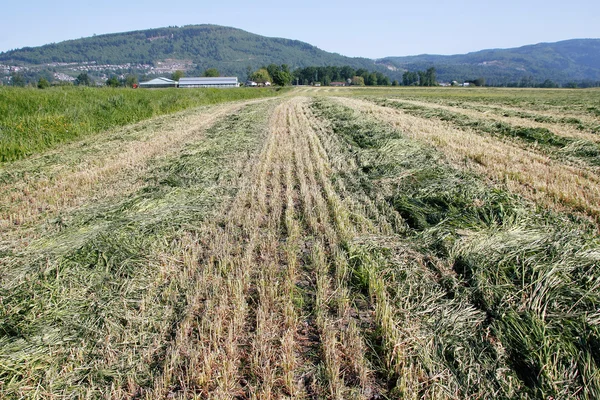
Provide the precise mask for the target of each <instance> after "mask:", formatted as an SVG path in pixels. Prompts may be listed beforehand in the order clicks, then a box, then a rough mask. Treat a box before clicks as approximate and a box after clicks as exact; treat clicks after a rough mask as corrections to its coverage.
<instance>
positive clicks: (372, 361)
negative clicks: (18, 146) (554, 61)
mask: <svg viewBox="0 0 600 400" xmlns="http://www.w3.org/2000/svg"><path fill="white" fill-rule="evenodd" d="M311 90H312V89H311ZM326 90H327V91H326ZM367 90H371V89H367ZM403 90H404V89H399V90H392V89H382V90H379V89H373V90H372V91H373V92H374V93H376V94H375V95H373V96H364V93H365V92H364V91H362V90H346V91H344V90H340V91H331V89H328V88H324V89H323V91H315V92H314V94H318V96H314V97H312V96H309V97H302V96H293V94H294V93H300V94H303V93H304V94H311V93H313V92H310V91H306V92H300V90H298V91H297V92H296V91H294V92H292V95H291V96H285V97H281V98H276V99H272V100H268V101H259V102H253V101H251V102H249V103H248V104H242V103H240V104H239V105H238V104H237V103H236V105H235V107H234V106H233V105H232V106H231V107H230V105H225V106H223V105H219V106H215V107H209V108H202V109H198V110H196V109H194V110H188V111H186V112H185V113H182V114H181V116H182V117H186V121H189V123H190V124H192V123H193V124H194V126H191V127H188V128H186V129H189V132H187V133H183V132H181V133H180V134H179V138H178V140H177V141H175V142H174V143H170V144H169V141H168V140H167V139H168V138H169V137H171V136H173V135H174V133H173V132H174V131H179V130H182V129H183V128H182V126H181V125H178V124H175V123H174V122H173V121H171V122H169V121H170V119H174V118H176V117H177V116H179V114H177V115H174V116H167V117H160V118H156V119H153V120H152V121H153V123H154V124H155V125H156V126H155V127H153V128H151V129H150V128H148V132H145V131H144V130H142V131H140V132H137V131H136V129H138V128H139V125H133V126H130V127H126V128H122V129H120V130H116V131H115V132H121V131H123V132H126V131H129V130H131V132H130V134H131V135H133V136H134V138H131V140H132V142H131V148H132V149H135V148H137V146H138V144H139V143H141V142H144V143H146V142H148V143H149V144H150V142H152V145H151V146H150V149H151V150H152V151H150V150H146V151H145V152H144V153H145V154H146V155H145V156H144V157H141V158H139V159H138V158H132V159H131V160H130V163H131V164H132V166H128V167H127V168H125V167H124V166H123V167H122V172H121V173H123V174H124V175H127V176H129V175H130V174H132V175H133V176H134V178H131V180H130V181H128V180H123V179H120V180H123V182H126V184H127V185H128V183H127V182H131V187H130V188H129V189H127V190H126V189H124V188H121V187H120V186H118V185H117V186H116V188H117V189H113V191H114V193H111V195H110V196H96V195H95V194H92V193H95V190H102V191H105V189H104V188H107V189H108V190H110V189H111V188H112V186H114V185H116V183H114V182H113V181H111V180H110V179H107V178H106V177H104V176H103V175H100V176H99V177H98V178H97V179H93V180H90V181H89V183H88V184H89V185H90V186H91V187H93V188H95V189H93V190H92V189H86V190H87V191H88V192H90V194H89V195H85V196H83V197H82V200H81V202H72V203H68V204H70V206H69V207H65V208H61V207H57V208H56V209H52V210H50V211H51V212H50V211H47V213H40V214H39V215H38V214H36V218H31V219H29V220H27V221H29V222H28V223H27V224H25V225H26V226H27V229H28V230H32V231H34V232H29V231H28V230H27V231H26V230H23V227H24V225H19V224H14V223H13V224H7V225H6V226H5V230H6V232H7V233H9V234H10V235H8V234H7V235H6V237H7V239H4V240H5V241H7V242H9V241H11V246H8V247H6V251H4V252H3V251H2V249H3V248H0V299H1V301H0V382H1V383H0V397H2V396H3V397H5V398H34V399H36V398H114V399H120V398H139V399H163V398H175V399H209V398H223V399H224V398H240V399H244V398H255V399H281V398H297V399H365V400H367V399H377V398H378V399H483V398H499V399H514V398H518V399H540V398H542V399H550V398H552V399H567V398H568V399H570V398H576V399H593V398H599V397H600V370H599V366H600V355H599V352H598V349H599V344H600V312H599V311H598V304H600V273H599V271H600V269H599V268H598V267H599V266H600V239H599V237H598V220H597V219H594V218H591V215H593V214H592V211H593V210H595V208H594V207H596V206H597V205H596V204H591V203H590V201H589V199H594V198H595V197H593V196H591V195H590V197H586V198H585V201H587V202H583V203H582V204H583V205H585V207H586V208H583V211H582V209H580V208H578V207H576V206H575V205H573V204H571V203H569V202H565V203H564V204H562V206H561V207H558V206H555V204H554V203H552V202H550V201H548V199H547V198H546V197H535V196H529V193H530V192H528V191H526V190H522V186H523V187H525V186H526V185H524V184H521V183H520V182H516V183H515V182H513V181H511V180H509V179H502V176H504V175H502V176H496V175H494V174H491V173H490V171H491V168H492V166H493V165H492V164H497V163H498V162H497V161H496V162H494V163H492V162H491V161H489V160H488V159H487V158H486V157H487V156H486V157H478V158H477V159H475V158H471V157H470V156H469V153H468V152H462V151H463V150H465V149H464V148H463V147H448V146H446V145H445V143H450V142H451V140H454V139H458V138H459V136H460V135H461V134H463V133H467V130H469V133H470V134H469V135H467V136H466V137H467V139H468V140H463V141H461V142H460V143H461V146H462V145H463V144H464V145H465V146H468V145H469V144H470V145H471V146H472V147H473V146H476V145H477V146H480V147H481V146H483V147H484V148H485V150H486V151H489V152H491V153H499V151H498V149H507V151H510V152H512V153H515V154H517V155H518V156H519V157H520V158H519V160H520V159H521V158H527V157H533V156H536V157H538V158H539V159H540V160H542V159H543V160H544V162H545V164H539V165H546V164H547V166H548V168H547V170H546V171H548V174H550V175H552V176H553V177H554V176H555V175H556V176H559V175H560V173H563V172H564V171H563V170H564V169H566V164H561V163H562V160H561V159H558V158H557V159H550V158H547V157H546V158H542V156H541V155H538V154H537V153H536V152H537V151H538V149H537V148H536V142H535V141H531V142H530V141H522V139H517V140H515V138H512V137H509V135H499V134H498V135H491V134H489V133H488V135H481V134H478V133H476V132H475V133H474V132H472V131H471V130H472V127H467V126H459V125H458V124H456V125H450V124H447V123H445V122H444V121H440V120H439V119H438V118H434V119H428V115H426V114H425V113H423V114H419V115H408V114H404V113H402V110H399V109H397V108H395V107H382V106H379V105H376V104H375V103H374V102H373V101H367V100H364V98H365V97H367V98H368V99H372V100H375V99H381V98H382V97H386V96H388V95H389V96H390V97H394V96H397V97H401V96H398V94H399V93H402V91H403ZM406 90H407V93H408V91H409V90H410V89H406ZM420 90H423V89H419V91H420ZM439 90H440V89H432V90H431V93H432V96H433V94H435V93H436V92H437V91H439ZM355 92H356V93H359V92H362V93H360V95H356V93H355ZM415 92H417V90H415ZM516 92H518V91H513V92H512V93H516ZM344 93H346V95H347V96H348V97H352V98H345V97H344V96H341V95H340V94H344ZM352 93H355V94H352ZM386 93H387V94H386ZM422 93H430V92H427V91H426V90H423V92H422ZM471 93H485V92H483V91H481V92H480V91H472V92H471ZM556 93H558V94H560V92H556ZM328 94H330V95H332V96H333V97H328V96H327V95H328ZM558 94H557V95H558ZM412 96H414V95H412ZM541 96H542V97H545V96H547V93H546V92H545V91H544V92H543V93H542V94H541ZM357 97H359V98H357ZM550 97H552V96H551V95H550ZM532 99H533V96H532ZM486 101H490V100H489V96H488V100H486ZM548 101H550V102H552V101H557V102H558V100H552V99H549V100H548ZM564 106H565V107H566V106H567V104H566V103H564ZM528 110H531V109H530V108H529V109H528ZM211 112H212V113H214V115H215V118H213V119H212V120H211V121H210V123H207V122H206V119H207V118H208V116H209V114H210V113H211ZM194 113H197V115H196V114H194ZM192 114H193V115H192ZM482 118H483V117H482ZM586 118H587V117H586ZM422 121H424V122H426V123H421V122H422ZM393 122H401V123H398V124H394V123H393ZM442 122H444V123H442ZM434 128H435V129H434ZM161 129H163V130H162V131H161ZM461 129H464V131H463V130H461ZM163 136H165V137H164V138H163ZM102 137H103V135H100V136H97V138H98V139H101V138H102ZM112 137H113V136H112V135H110V134H109V135H107V138H106V139H107V140H109V139H111V140H109V142H110V143H111V144H110V145H106V146H100V147H98V149H99V151H91V150H89V149H87V147H88V146H91V144H92V143H90V142H89V140H93V138H92V139H88V140H86V141H84V140H82V141H77V142H76V143H73V145H71V146H65V147H64V151H65V152H69V153H72V154H70V155H64V154H62V153H61V157H64V158H60V160H63V159H64V160H66V162H72V163H74V164H75V165H74V166H72V167H70V168H66V169H64V170H60V166H59V165H57V158H56V157H46V155H52V154H54V153H55V152H56V150H53V151H48V152H47V153H43V154H42V155H41V156H40V157H30V158H28V159H26V160H20V161H16V162H7V163H6V164H5V165H4V169H5V171H4V173H5V175H4V176H6V181H7V185H9V188H10V192H11V193H12V192H14V193H17V194H19V196H18V197H15V198H19V199H21V200H22V204H21V205H20V206H19V207H23V208H26V209H28V208H32V209H34V210H35V209H37V208H39V205H38V203H36V202H34V201H29V200H28V199H29V198H31V197H32V193H33V194H35V196H41V198H44V196H45V193H46V191H47V190H46V189H45V187H46V186H45V181H46V180H49V181H51V182H54V181H55V180H60V179H64V178H61V175H70V174H75V175H76V174H77V173H78V171H81V170H86V166H87V165H88V163H90V161H91V160H90V159H89V154H88V153H89V152H90V151H91V152H93V153H94V154H95V157H98V158H99V160H96V159H94V162H93V163H92V165H96V163H99V164H98V165H101V166H104V164H110V163H111V162H112V161H111V160H112V159H111V154H112V153H113V152H118V151H119V150H118V149H116V148H120V147H123V146H121V145H119V146H116V147H115V146H114V143H112ZM134 139H135V140H134ZM162 139H165V140H164V141H163V140H162ZM98 144H101V143H98ZM496 145H498V147H495V146H496ZM500 145H501V146H500ZM540 146H541V145H540ZM159 149H164V151H158V150H159ZM478 149H479V148H478ZM524 149H525V150H527V151H525V150H524ZM465 151H466V150H465ZM480 151H483V150H482V149H479V150H477V152H480ZM133 153H135V151H134V152H133ZM512 153H510V154H512ZM486 154H487V153H486ZM499 154H500V156H501V157H502V154H503V153H499ZM507 154H509V153H507ZM69 160H70V161H69ZM494 160H496V159H494ZM100 161H102V162H100ZM53 163H54V164H53ZM508 164H511V163H508ZM508 164H507V165H504V164H503V165H504V166H503V168H506V169H507V171H509V172H510V171H512V170H510V168H512V167H513V165H508ZM519 165H520V164H519ZM536 165H538V164H536ZM517 167H518V166H517ZM119 168H121V167H119ZM569 168H570V170H569V171H568V172H569V174H573V175H574V176H579V175H578V174H577V173H578V172H583V171H587V173H588V174H589V176H592V175H593V174H594V172H593V171H592V167H591V166H586V167H585V168H588V169H589V171H588V170H587V169H586V170H583V169H579V167H574V166H570V167H569ZM23 169H25V170H26V171H27V174H25V173H24V172H23ZM538 169H539V168H538ZM41 171H42V172H43V173H42V172H41ZM56 171H64V172H56ZM118 171H121V169H118ZM533 172H534V171H533V170H526V169H520V170H519V173H520V174H522V175H529V177H532V176H533V177H536V176H542V175H534V174H533ZM54 173H56V174H55V175H53V174H54ZM515 173H516V172H515ZM29 174H32V175H34V176H35V177H36V179H31V180H25V181H23V182H21V179H20V178H19V177H20V176H25V175H29ZM38 175H39V176H38ZM107 175H108V176H112V175H113V172H110V173H107ZM581 176H582V177H583V174H581ZM553 177H548V178H546V177H544V179H548V180H550V179H554V178H553ZM9 178H10V179H9ZM128 179H129V178H128ZM38 181H41V183H40V182H38ZM588 181H589V182H588ZM78 182H79V179H73V180H69V181H68V182H66V183H65V185H66V186H65V187H67V188H68V189H69V191H72V192H77V185H78V184H79V183H78ZM86 182H87V181H86ZM586 182H588V183H589V186H586V188H588V189H586V191H587V192H590V191H593V190H596V189H597V186H598V185H597V183H596V180H593V179H592V178H591V177H588V179H587V181H586ZM13 186H14V190H13ZM38 186H39V187H38ZM60 187H63V186H61V185H58V186H57V188H54V187H53V186H52V188H53V189H52V193H51V194H52V198H54V197H55V196H58V195H59V193H60V190H59V188H60ZM33 189H36V190H35V191H34V190H33ZM540 192H541V190H540ZM14 193H13V194H12V195H14V196H17V195H16V194H14ZM548 193H549V192H548ZM21 194H22V195H21ZM542 194H544V196H546V195H545V193H542ZM59 197H60V196H59ZM36 198H37V197H36ZM582 201H584V200H582ZM586 210H587V211H586ZM15 221H16V220H15ZM24 239H26V240H24Z"/></svg>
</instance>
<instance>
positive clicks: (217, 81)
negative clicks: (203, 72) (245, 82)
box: [179, 76, 240, 88]
mask: <svg viewBox="0 0 600 400" xmlns="http://www.w3.org/2000/svg"><path fill="white" fill-rule="evenodd" d="M238 86H240V84H239V83H238V78H237V77H235V76H233V77H230V76H221V77H218V78H181V79H179V87H180V88H211V87H212V88H228V87H238Z"/></svg>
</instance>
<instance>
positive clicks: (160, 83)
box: [140, 78, 177, 89]
mask: <svg viewBox="0 0 600 400" xmlns="http://www.w3.org/2000/svg"><path fill="white" fill-rule="evenodd" d="M140 87H141V88H148V89H150V88H169V87H177V82H176V81H174V80H171V79H169V78H155V79H152V80H151V81H147V82H140Z"/></svg>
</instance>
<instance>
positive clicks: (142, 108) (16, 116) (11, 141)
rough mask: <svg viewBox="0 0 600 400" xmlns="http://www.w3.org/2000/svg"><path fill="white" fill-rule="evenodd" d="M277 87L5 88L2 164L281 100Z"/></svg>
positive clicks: (0, 94) (0, 120)
mask: <svg viewBox="0 0 600 400" xmlns="http://www.w3.org/2000/svg"><path fill="white" fill-rule="evenodd" d="M276 94H277V91H276V90H274V89H254V88H253V89H244V88H239V89H230V90H223V89H193V90H180V89H161V90H142V89H137V90H133V89H129V88H87V87H75V88H69V87H59V88H50V89H45V90H38V89H32V88H11V87H3V88H0V162H6V161H12V160H17V159H20V158H23V157H26V156H28V155H31V154H35V153H39V152H41V151H44V150H46V149H49V148H53V147H56V146H57V145H59V144H61V143H65V142H69V141H72V140H75V139H77V138H80V137H82V136H87V135H91V134H95V133H98V132H101V131H105V130H108V129H111V128H113V127H118V126H124V125H127V124H132V123H135V122H138V121H142V120H145V119H148V118H151V117H154V116H158V115H163V114H168V113H173V112H176V111H180V110H184V109H187V108H190V107H197V106H201V105H209V104H217V103H222V102H228V101H235V100H246V99H252V98H260V97H268V96H275V95H276Z"/></svg>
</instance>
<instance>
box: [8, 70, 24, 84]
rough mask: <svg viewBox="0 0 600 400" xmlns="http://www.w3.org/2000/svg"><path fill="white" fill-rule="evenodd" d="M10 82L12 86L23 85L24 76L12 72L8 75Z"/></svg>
mask: <svg viewBox="0 0 600 400" xmlns="http://www.w3.org/2000/svg"><path fill="white" fill-rule="evenodd" d="M10 84H11V85H13V86H19V87H24V86H25V77H24V76H23V74H21V73H18V72H13V73H12V74H11V75H10Z"/></svg>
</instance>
